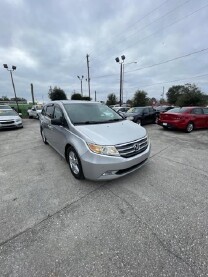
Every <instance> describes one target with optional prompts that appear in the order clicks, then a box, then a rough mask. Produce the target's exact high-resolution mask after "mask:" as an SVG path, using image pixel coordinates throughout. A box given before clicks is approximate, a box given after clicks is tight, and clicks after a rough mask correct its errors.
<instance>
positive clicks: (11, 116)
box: [0, 109, 23, 129]
mask: <svg viewBox="0 0 208 277" xmlns="http://www.w3.org/2000/svg"><path fill="white" fill-rule="evenodd" d="M22 127H23V124H22V118H21V117H20V116H19V115H18V113H17V112H15V111H14V110H12V109H0V129H8V128H22Z"/></svg>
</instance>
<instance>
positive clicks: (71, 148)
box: [67, 146, 84, 180]
mask: <svg viewBox="0 0 208 277" xmlns="http://www.w3.org/2000/svg"><path fill="white" fill-rule="evenodd" d="M70 152H74V154H75V156H76V158H77V160H78V166H79V173H78V174H75V173H74V172H73V170H72V169H71V166H70V162H69V153H70ZM67 160H68V164H69V168H70V171H71V173H72V175H73V176H74V177H75V178H76V179H78V180H82V179H84V174H83V171H82V164H81V161H80V158H79V155H78V154H77V151H76V150H75V149H74V147H72V146H71V147H69V148H68V149H67Z"/></svg>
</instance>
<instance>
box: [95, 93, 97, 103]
mask: <svg viewBox="0 0 208 277" xmlns="http://www.w3.org/2000/svg"><path fill="white" fill-rule="evenodd" d="M95 101H97V98H96V90H95Z"/></svg>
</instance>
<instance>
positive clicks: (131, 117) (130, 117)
mask: <svg viewBox="0 0 208 277" xmlns="http://www.w3.org/2000/svg"><path fill="white" fill-rule="evenodd" d="M126 119H128V120H133V119H134V118H133V116H127V118H126Z"/></svg>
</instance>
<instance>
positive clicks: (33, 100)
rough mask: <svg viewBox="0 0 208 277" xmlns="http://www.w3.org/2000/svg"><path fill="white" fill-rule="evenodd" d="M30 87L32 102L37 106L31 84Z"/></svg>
mask: <svg viewBox="0 0 208 277" xmlns="http://www.w3.org/2000/svg"><path fill="white" fill-rule="evenodd" d="M30 86H31V94H32V102H33V105H35V99H34V92H33V84H30Z"/></svg>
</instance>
